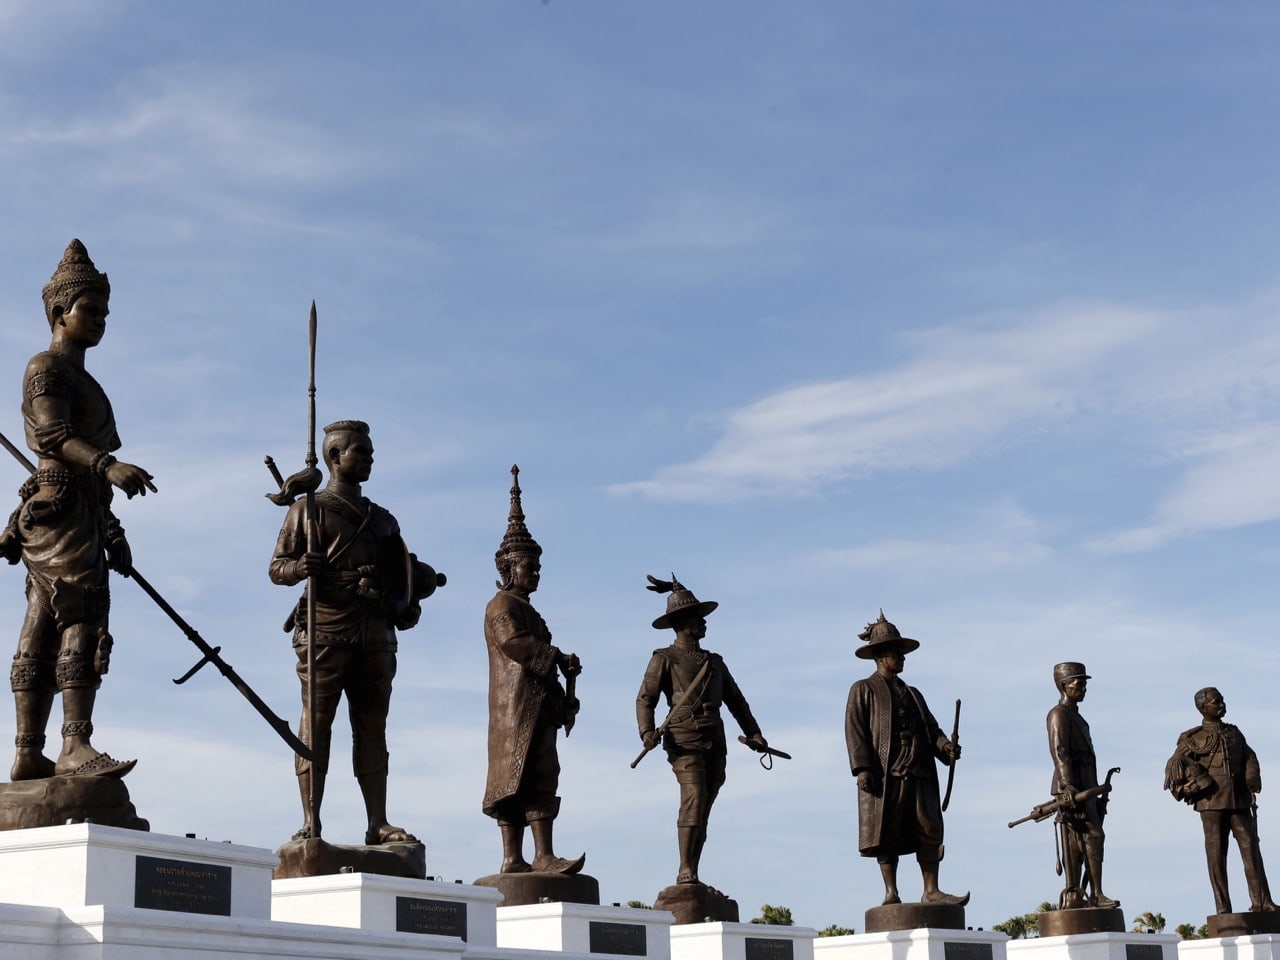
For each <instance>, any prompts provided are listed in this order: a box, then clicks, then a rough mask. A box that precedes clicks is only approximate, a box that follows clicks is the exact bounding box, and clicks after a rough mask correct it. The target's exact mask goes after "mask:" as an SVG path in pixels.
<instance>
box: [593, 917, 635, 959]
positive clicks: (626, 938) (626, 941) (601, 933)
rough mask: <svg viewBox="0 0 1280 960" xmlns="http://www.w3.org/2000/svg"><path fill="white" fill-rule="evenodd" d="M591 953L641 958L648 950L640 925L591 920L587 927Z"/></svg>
mask: <svg viewBox="0 0 1280 960" xmlns="http://www.w3.org/2000/svg"><path fill="white" fill-rule="evenodd" d="M587 936H588V937H589V941H590V942H589V943H588V945H587V949H588V950H590V951H591V952H592V953H614V954H621V955H622V956H624V957H643V956H645V955H646V954H647V953H648V952H649V950H648V948H649V941H648V939H647V938H646V936H645V928H644V924H642V923H602V922H600V921H597V920H592V921H591V923H590V924H589V925H588V927H587Z"/></svg>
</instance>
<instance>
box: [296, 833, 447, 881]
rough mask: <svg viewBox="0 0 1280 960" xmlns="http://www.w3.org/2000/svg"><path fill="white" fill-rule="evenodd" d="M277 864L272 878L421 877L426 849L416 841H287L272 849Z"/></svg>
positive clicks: (425, 864) (424, 873)
mask: <svg viewBox="0 0 1280 960" xmlns="http://www.w3.org/2000/svg"><path fill="white" fill-rule="evenodd" d="M276 856H277V857H279V858H280V865H279V866H278V867H276V868H275V870H273V871H272V872H271V876H272V879H275V880H287V879H290V878H293V877H326V876H330V875H331V874H335V873H376V874H378V875H379V876H383V877H408V878H410V879H412V880H425V879H426V876H427V848H426V846H425V845H424V844H422V843H421V842H420V841H417V840H415V841H413V842H412V843H381V844H377V845H376V846H366V845H364V844H353V845H350V846H348V845H345V844H341V843H326V842H325V841H323V840H290V841H289V842H288V843H286V844H284V845H283V846H282V847H280V849H278V850H277V851H276Z"/></svg>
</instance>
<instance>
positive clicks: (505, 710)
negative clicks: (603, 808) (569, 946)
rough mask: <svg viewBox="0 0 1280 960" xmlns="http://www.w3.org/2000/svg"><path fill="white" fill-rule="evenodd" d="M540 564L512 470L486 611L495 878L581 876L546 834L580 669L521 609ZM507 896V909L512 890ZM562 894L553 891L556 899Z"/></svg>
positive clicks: (488, 808) (530, 611) (576, 863)
mask: <svg viewBox="0 0 1280 960" xmlns="http://www.w3.org/2000/svg"><path fill="white" fill-rule="evenodd" d="M541 557H542V547H541V546H540V545H539V544H538V542H537V541H536V540H534V539H533V537H532V536H530V534H529V529H528V527H526V526H525V522H524V508H523V507H522V505H521V503H520V469H519V467H514V466H513V467H512V468H511V507H510V511H509V513H508V517H507V532H506V535H505V536H504V537H503V538H502V544H501V545H500V546H499V547H498V550H497V553H496V554H495V555H494V562H495V564H496V565H497V567H498V573H499V574H500V576H501V579H500V580H499V581H498V592H497V594H495V595H494V597H493V599H492V600H490V601H489V604H488V606H486V607H485V611H484V640H485V645H486V646H487V647H488V649H489V772H488V778H487V780H486V782H485V792H484V802H483V804H482V807H483V809H484V812H485V813H486V814H487V815H488V816H490V817H493V818H494V819H495V820H497V821H498V828H499V829H500V830H501V831H502V867H501V870H500V873H502V874H521V873H530V872H534V873H555V874H565V875H571V874H576V873H578V871H580V870H581V869H582V866H583V863H584V862H585V861H586V856H585V854H584V855H583V856H580V857H578V858H577V859H576V860H565V859H563V858H561V857H557V856H556V854H555V851H554V849H553V846H552V824H553V823H554V822H555V818H556V815H557V814H558V813H559V812H560V797H559V796H557V794H556V791H557V789H558V787H559V782H560V759H559V755H558V753H557V751H556V733H557V731H559V730H561V729H563V730H564V731H565V734H566V736H567V735H568V733H569V731H570V730H571V729H572V728H573V723H574V719H575V717H576V715H577V712H578V700H577V697H576V696H575V695H574V694H573V692H572V688H573V684H574V681H575V679H576V678H577V676H578V674H579V673H581V672H582V663H581V661H580V660H579V659H578V656H577V654H573V653H566V652H565V651H563V650H561V649H560V648H559V647H555V646H552V644H551V631H550V630H548V629H547V624H546V622H545V621H544V620H543V619H542V616H541V615H540V614H539V613H538V611H537V610H535V609H534V607H533V604H532V603H530V602H529V597H530V595H531V594H532V593H533V592H534V591H535V590H537V589H538V583H539V581H540V579H541V576H542V561H541ZM557 672H558V673H559V675H560V676H563V677H564V678H565V683H566V685H567V687H568V689H566V687H562V686H561V685H560V682H559V680H558V679H557ZM526 826H528V827H529V828H530V830H531V831H532V833H533V863H532V864H530V863H529V862H528V861H527V860H525V858H524V850H523V847H524V829H525V827H526ZM507 886H508V887H510V889H509V890H508V898H507V902H508V904H510V903H511V902H513V900H512V893H513V891H514V890H515V887H511V885H507ZM566 887H567V885H564V884H562V885H560V886H559V887H557V888H556V889H557V891H559V892H560V894H561V895H563V889H564V888H566ZM520 889H522V890H523V889H524V888H523V886H521V887H520Z"/></svg>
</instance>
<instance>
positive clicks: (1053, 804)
mask: <svg viewBox="0 0 1280 960" xmlns="http://www.w3.org/2000/svg"><path fill="white" fill-rule="evenodd" d="M1119 772H1120V768H1119V767H1112V768H1111V769H1110V770H1108V771H1107V778H1106V779H1105V780H1104V781H1102V783H1101V784H1099V785H1098V786H1096V787H1090V788H1089V789H1087V790H1081V791H1080V792H1079V793H1077V794H1076V795H1075V796H1074V797H1072V800H1073V801H1074V802H1075V803H1077V804H1080V803H1084V802H1085V801H1086V800H1092V799H1093V798H1094V797H1104V796H1106V795H1107V794H1108V793H1110V792H1111V777H1112V775H1113V774H1117V773H1119ZM1065 806H1066V805H1065V804H1064V803H1063V802H1062V801H1061V800H1056V799H1055V800H1048V801H1046V802H1045V803H1041V804H1038V805H1036V806H1034V807H1032V808H1031V812H1030V813H1028V814H1027V815H1026V816H1025V817H1019V818H1018V819H1017V820H1010V821H1009V826H1010V827H1011V828H1012V827H1016V826H1017V825H1018V824H1020V823H1026V822H1027V821H1028V820H1034V821H1035V822H1036V823H1040V822H1041V821H1042V820H1048V819H1049V818H1050V817H1052V816H1053V815H1054V814H1055V813H1057V812H1058V811H1059V810H1062V809H1063V808H1064V807H1065Z"/></svg>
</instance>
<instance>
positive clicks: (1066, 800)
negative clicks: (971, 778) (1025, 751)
mask: <svg viewBox="0 0 1280 960" xmlns="http://www.w3.org/2000/svg"><path fill="white" fill-rule="evenodd" d="M1089 680H1090V677H1089V675H1088V674H1087V673H1085V672H1084V664H1083V663H1075V662H1066V663H1059V664H1057V665H1055V666H1054V668H1053V682H1054V685H1055V686H1057V688H1058V693H1059V694H1060V696H1059V699H1058V703H1057V705H1056V706H1055V707H1053V709H1051V710H1050V711H1049V714H1048V716H1047V717H1046V718H1045V726H1046V728H1047V729H1048V732H1049V755H1050V756H1051V757H1052V758H1053V780H1052V782H1051V783H1050V786H1049V792H1050V793H1052V794H1053V795H1054V798H1055V799H1056V800H1057V802H1058V811H1057V817H1056V820H1055V822H1056V823H1057V825H1058V829H1059V831H1060V837H1061V844H1062V870H1063V874H1064V877H1065V880H1066V886H1065V887H1064V888H1063V891H1062V896H1061V898H1060V900H1059V904H1058V906H1059V908H1060V909H1062V910H1072V909H1076V908H1080V907H1098V908H1101V909H1104V910H1106V909H1113V908H1115V907H1119V906H1120V901H1118V900H1112V899H1111V898H1110V897H1108V896H1107V895H1106V894H1105V893H1103V892H1102V859H1103V845H1104V843H1105V842H1106V834H1105V832H1104V831H1103V829H1102V821H1103V819H1104V818H1105V817H1106V815H1107V804H1108V803H1109V802H1110V795H1109V794H1107V793H1103V794H1100V795H1097V796H1089V797H1087V798H1086V799H1084V800H1081V799H1079V796H1080V794H1082V793H1090V792H1092V791H1093V790H1094V789H1095V788H1097V787H1098V786H1099V784H1098V758H1097V756H1096V755H1095V754H1094V752H1093V737H1092V735H1091V734H1090V732H1089V724H1088V722H1087V721H1086V720H1085V718H1084V717H1082V716H1081V715H1080V707H1079V704H1080V701H1082V700H1083V699H1084V697H1085V693H1086V692H1087V690H1088V683H1089Z"/></svg>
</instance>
